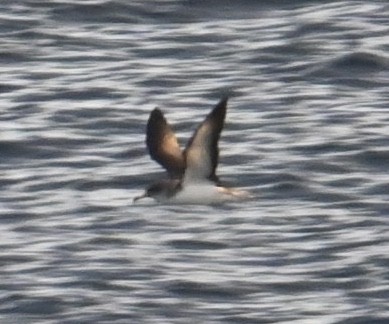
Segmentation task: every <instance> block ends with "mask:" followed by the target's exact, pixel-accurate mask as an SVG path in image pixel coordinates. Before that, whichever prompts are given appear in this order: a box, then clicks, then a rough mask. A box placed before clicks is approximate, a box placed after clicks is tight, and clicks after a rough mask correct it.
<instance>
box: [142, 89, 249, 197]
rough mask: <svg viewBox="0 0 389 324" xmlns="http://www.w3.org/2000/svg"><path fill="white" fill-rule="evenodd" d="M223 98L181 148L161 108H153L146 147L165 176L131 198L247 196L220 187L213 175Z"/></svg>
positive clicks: (223, 107)
mask: <svg viewBox="0 0 389 324" xmlns="http://www.w3.org/2000/svg"><path fill="white" fill-rule="evenodd" d="M227 100H228V98H227V97H225V98H223V99H221V100H220V101H219V103H218V104H217V105H216V106H215V107H214V108H213V110H212V111H211V112H210V113H209V114H208V116H207V117H206V118H205V120H204V121H203V122H202V123H201V124H200V125H199V126H198V128H197V129H196V131H195V132H194V134H193V136H192V137H191V139H190V140H189V142H188V144H187V146H186V148H185V150H184V151H182V150H181V149H180V146H179V144H178V141H177V137H176V135H175V134H174V132H173V130H172V128H171V127H170V125H169V124H168V122H167V121H166V119H165V117H164V115H163V113H162V111H161V110H160V109H158V108H155V109H154V110H153V111H152V112H151V114H150V117H149V120H148V123H147V130H146V144H147V148H148V151H149V154H150V156H151V158H152V159H153V160H155V161H156V162H158V163H159V164H160V165H161V166H163V167H164V168H165V169H166V171H167V173H168V175H169V178H168V179H165V180H162V181H159V182H156V183H153V184H152V185H151V186H149V187H148V188H147V189H146V191H145V192H144V194H143V195H141V196H139V197H135V198H134V202H136V201H137V200H139V199H141V198H145V197H150V198H154V199H155V200H156V201H157V202H161V203H173V204H215V203H222V202H225V201H231V200H239V199H242V198H248V197H249V196H250V195H249V194H248V192H246V191H242V190H238V189H232V188H225V187H222V186H221V185H220V182H219V178H218V176H217V175H216V167H217V164H218V160H219V148H218V142H219V138H220V133H221V131H222V129H223V125H224V119H225V117H226V110H227Z"/></svg>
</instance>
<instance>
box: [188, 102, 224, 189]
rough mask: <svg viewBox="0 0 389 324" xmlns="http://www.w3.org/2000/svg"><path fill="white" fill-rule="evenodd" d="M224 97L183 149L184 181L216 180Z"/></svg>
mask: <svg viewBox="0 0 389 324" xmlns="http://www.w3.org/2000/svg"><path fill="white" fill-rule="evenodd" d="M227 100H228V98H227V97H225V98H223V99H222V100H220V102H219V103H218V104H217V105H216V106H215V108H213V110H212V111H211V112H210V113H209V115H208V116H207V117H206V118H205V120H204V121H203V122H202V123H201V124H200V126H199V127H198V128H197V130H196V131H195V133H194V135H193V136H192V138H191V139H190V141H189V143H188V145H187V147H186V149H185V153H184V154H185V161H186V170H185V176H184V177H185V178H184V179H185V181H186V180H189V181H203V180H206V179H208V180H211V181H215V182H217V181H218V178H217V176H216V167H217V164H218V161H219V148H218V142H219V138H220V133H221V131H222V129H223V125H224V119H225V117H226V110H227Z"/></svg>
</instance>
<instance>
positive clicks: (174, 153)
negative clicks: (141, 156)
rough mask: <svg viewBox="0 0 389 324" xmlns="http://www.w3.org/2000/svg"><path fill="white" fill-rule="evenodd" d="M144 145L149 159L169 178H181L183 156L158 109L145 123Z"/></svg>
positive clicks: (183, 164) (183, 167)
mask: <svg viewBox="0 0 389 324" xmlns="http://www.w3.org/2000/svg"><path fill="white" fill-rule="evenodd" d="M146 144H147V148H148V150H149V154H150V156H151V158H152V159H153V160H155V161H157V162H158V163H159V164H160V165H162V166H163V167H164V168H165V169H166V171H167V172H168V173H169V176H170V177H172V178H181V177H182V176H183V174H184V171H185V159H184V155H183V153H182V151H181V149H180V146H179V144H178V141H177V138H176V135H175V134H174V132H173V130H172V128H171V127H170V125H169V124H168V123H167V121H166V119H165V117H164V116H163V114H162V112H161V110H159V109H158V108H155V109H154V110H153V111H152V112H151V114H150V117H149V120H148V122H147V131H146Z"/></svg>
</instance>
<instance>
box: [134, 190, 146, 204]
mask: <svg viewBox="0 0 389 324" xmlns="http://www.w3.org/2000/svg"><path fill="white" fill-rule="evenodd" d="M146 197H148V195H147V192H146V191H145V192H144V193H143V195H141V196H138V197H135V198H134V199H133V200H132V203H133V204H135V203H136V202H137V201H138V200H140V199H143V198H146Z"/></svg>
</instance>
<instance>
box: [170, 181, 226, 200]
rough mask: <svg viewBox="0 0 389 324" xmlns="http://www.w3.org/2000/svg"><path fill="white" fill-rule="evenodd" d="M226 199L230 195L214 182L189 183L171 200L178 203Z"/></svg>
mask: <svg viewBox="0 0 389 324" xmlns="http://www.w3.org/2000/svg"><path fill="white" fill-rule="evenodd" d="M226 200H228V196H227V195H225V194H223V193H221V192H220V191H219V190H218V187H216V186H215V185H213V183H210V184H208V183H200V184H191V185H187V186H185V187H184V188H183V189H182V190H181V191H179V192H178V193H177V194H176V195H175V196H174V197H172V198H171V202H172V203H176V204H216V203H221V202H223V201H226Z"/></svg>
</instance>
